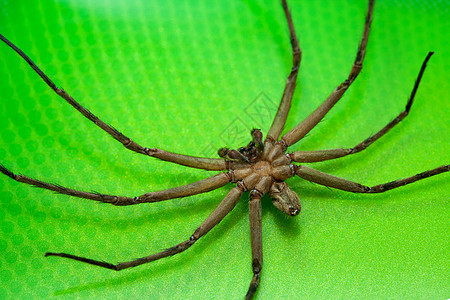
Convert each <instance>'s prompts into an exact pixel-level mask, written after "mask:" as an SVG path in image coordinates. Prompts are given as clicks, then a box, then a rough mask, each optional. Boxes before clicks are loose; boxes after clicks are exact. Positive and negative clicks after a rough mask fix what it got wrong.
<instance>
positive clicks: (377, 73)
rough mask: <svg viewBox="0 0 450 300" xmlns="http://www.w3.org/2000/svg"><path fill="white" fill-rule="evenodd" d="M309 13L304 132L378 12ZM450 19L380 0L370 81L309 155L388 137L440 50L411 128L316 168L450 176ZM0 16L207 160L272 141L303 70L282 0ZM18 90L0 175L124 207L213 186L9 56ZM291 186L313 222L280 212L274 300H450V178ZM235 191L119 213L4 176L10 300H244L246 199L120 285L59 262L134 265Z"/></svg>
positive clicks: (300, 105)
mask: <svg viewBox="0 0 450 300" xmlns="http://www.w3.org/2000/svg"><path fill="white" fill-rule="evenodd" d="M290 2H291V10H292V11H293V16H294V23H295V25H296V28H297V32H298V33H299V37H300V43H301V47H302V50H303V53H304V56H303V61H302V67H301V72H300V76H299V84H298V90H297V92H296V94H295V97H294V104H293V108H292V112H291V114H290V116H289V120H288V124H287V127H288V128H290V127H292V126H294V125H295V124H296V123H297V122H298V121H300V120H302V118H304V117H305V116H306V115H307V114H308V113H309V112H310V111H312V110H313V109H314V108H315V107H316V106H317V105H318V104H319V103H320V102H321V101H322V100H323V99H324V98H325V97H326V96H327V95H328V94H329V93H330V92H331V91H332V89H333V88H334V87H335V86H336V84H338V83H339V82H340V81H341V80H342V79H344V78H345V76H346V75H347V73H348V71H349V70H350V66H351V63H352V61H353V58H354V54H355V51H356V48H357V44H358V41H359V39H360V35H361V32H362V28H363V21H364V14H365V11H366V1H290ZM449 7H450V4H449V2H448V1H444V0H440V1H412V0H411V1H406V0H405V1H381V0H380V1H378V2H377V3H376V6H375V16H374V22H373V26H372V28H373V30H372V33H371V37H370V41H369V46H368V54H367V59H366V63H365V68H364V70H363V72H362V74H361V75H360V77H359V78H358V79H357V81H356V82H355V84H354V86H352V88H351V90H350V91H349V92H348V93H347V94H346V96H345V97H344V98H343V100H342V101H341V102H340V103H339V104H338V105H337V106H336V107H335V108H334V109H333V110H332V111H331V112H330V114H329V115H327V117H326V119H325V120H324V121H323V122H321V123H320V124H319V126H318V128H316V129H315V130H314V132H313V133H312V134H310V135H309V136H308V137H307V138H305V139H304V141H302V142H301V143H299V144H298V145H296V146H294V147H293V150H295V149H305V150H312V149H326V148H333V147H341V146H344V147H351V146H354V145H355V144H356V143H359V142H360V141H362V140H363V139H364V138H366V137H367V136H369V135H370V134H371V133H374V132H376V131H377V130H378V129H379V128H381V127H382V126H384V125H385V124H386V123H387V122H388V121H390V120H391V119H392V118H393V117H394V116H395V115H396V114H397V113H398V112H400V111H401V109H402V108H403V106H404V104H405V102H406V99H407V96H408V94H409V92H410V89H411V88H412V86H413V83H414V80H415V77H416V75H417V73H418V70H419V67H420V64H421V63H422V60H423V59H424V57H425V55H426V53H427V52H428V51H429V50H433V51H435V52H436V54H435V55H434V56H433V58H432V59H431V61H430V63H429V67H428V69H427V71H426V73H425V76H424V79H423V81H422V85H421V87H420V90H419V92H418V94H417V97H416V103H415V104H414V106H413V108H412V113H411V114H410V116H409V117H408V118H407V119H406V120H405V121H404V122H403V123H402V124H401V125H399V126H398V127H397V128H395V129H394V130H392V132H391V133H389V135H387V136H386V137H383V138H382V139H381V140H380V141H378V142H377V143H376V144H374V145H373V146H371V147H370V148H369V149H368V150H366V151H364V152H363V153H360V154H357V155H355V156H351V157H346V158H342V159H340V160H337V161H332V162H327V163H322V164H316V165H315V166H316V167H317V168H319V169H320V170H322V171H326V172H329V173H332V174H335V175H338V176H342V177H345V178H347V179H350V180H355V181H359V182H361V183H364V184H368V185H372V184H378V183H381V182H386V181H390V180H394V179H398V178H402V177H405V176H409V175H412V174H415V173H417V172H420V171H424V170H427V169H430V168H434V167H436V166H439V165H442V164H444V163H448V162H449V160H450V159H449V158H450V157H449V154H448V153H449V152H448V149H449V146H450V143H449V139H448V134H449V132H450V122H449V118H448V111H449V109H450V105H449V97H448V94H449V93H448V91H449V89H450V86H449V84H448V83H449V76H448V70H449V69H450V63H449V60H448V57H449V55H450V46H449V43H448V39H449V35H448V28H449V25H450V22H449V21H448V15H449ZM0 20H1V22H0V32H1V33H2V34H4V35H5V36H7V37H8V38H9V39H11V40H12V41H13V42H15V43H16V44H17V45H18V46H19V47H21V48H22V49H23V50H24V51H25V52H26V53H27V54H28V55H29V56H30V57H32V58H33V59H34V60H35V62H36V63H37V64H38V65H40V66H41V67H42V69H44V70H45V72H46V73H47V74H48V75H49V76H50V77H51V78H53V79H54V81H55V82H56V83H57V84H58V85H60V86H62V87H64V88H65V89H66V90H67V91H68V92H69V93H70V94H71V95H72V96H73V97H74V98H76V99H77V100H79V102H80V103H81V104H82V105H85V106H86V107H87V108H89V109H90V110H91V111H92V112H93V113H95V114H97V115H98V116H99V117H100V118H102V119H103V120H104V121H106V122H108V123H110V124H112V125H113V126H115V127H116V128H118V129H119V130H120V131H122V132H123V133H125V134H126V135H128V136H130V137H132V138H133V139H134V140H135V141H137V142H139V143H141V144H143V145H144V146H149V147H158V148H162V149H166V150H169V151H173V152H180V153H187V154H191V155H204V156H212V155H214V153H215V151H216V150H217V148H219V147H222V146H230V147H238V146H242V145H243V143H244V142H247V141H248V132H249V131H250V129H251V128H252V127H253V126H255V124H256V126H261V127H262V129H263V130H265V131H267V129H268V126H269V125H270V121H271V120H270V118H271V117H270V116H272V115H273V114H274V112H275V109H276V106H277V102H278V99H279V98H280V95H281V92H282V89H283V85H284V82H285V78H286V76H287V74H288V71H289V69H290V67H291V55H290V46H289V41H288V31H287V26H286V24H285V19H284V16H283V12H282V9H281V6H280V4H279V2H278V1H277V0H273V1H264V3H263V1H259V2H256V1H208V2H206V1H205V2H199V1H160V2H158V3H156V1H144V0H140V1H125V0H123V1H122V0H116V1H106V0H101V1H99V0H95V1H94V0H90V1H88V0H66V1H62V0H60V1H51V0H33V1H7V0H0ZM0 91H1V92H0V162H1V163H3V164H5V165H6V166H7V167H9V168H11V169H13V170H14V171H16V172H19V173H23V174H27V175H29V176H32V177H35V178H39V179H41V180H47V181H50V182H55V183H59V184H62V185H66V186H69V187H73V188H78V189H81V190H87V191H89V190H95V191H99V192H105V193H111V194H120V195H138V194H141V193H144V192H146V191H151V190H158V189H164V188H168V187H173V186H177V185H181V184H187V183H189V182H192V181H195V180H199V179H201V178H204V177H205V176H208V172H205V171H200V170H193V169H188V168H184V167H180V166H176V165H172V164H168V163H164V162H159V161H157V160H154V159H151V158H148V157H142V156H140V155H137V154H133V153H130V152H129V151H126V150H125V149H123V147H121V146H120V144H118V143H117V142H115V141H114V140H112V139H111V138H110V137H108V136H107V135H106V134H105V133H104V132H102V131H101V130H99V129H98V128H96V127H95V126H94V125H93V124H92V123H90V122H89V121H87V120H85V119H84V118H83V117H82V116H81V115H80V114H79V113H78V112H76V111H74V110H73V109H72V108H71V107H70V106H69V105H67V104H66V103H64V102H63V101H62V99H61V98H59V97H58V96H56V95H55V94H54V93H53V92H52V91H51V90H50V89H49V88H48V87H47V86H46V85H45V84H44V83H43V82H42V80H40V78H39V77H38V76H37V75H36V74H35V73H34V72H33V71H32V70H31V69H30V68H29V67H28V66H27V64H26V63H25V62H23V61H22V60H21V59H19V57H18V56H17V55H15V54H14V53H13V52H12V51H11V49H9V48H8V47H7V46H6V45H0ZM265 108H269V110H268V112H267V111H266V110H265ZM255 112H256V113H258V115H257V116H255V115H254V113H255ZM258 116H260V118H259V117H258ZM230 132H231V134H230ZM289 183H290V185H291V186H292V187H293V189H294V190H296V191H297V192H298V194H299V195H300V197H301V199H302V203H303V211H302V213H301V214H300V215H299V216H298V217H297V218H294V219H289V218H287V217H285V216H284V215H281V213H280V212H278V211H277V210H276V209H275V208H274V207H273V206H272V204H271V203H270V201H269V199H266V198H264V200H265V201H264V204H263V210H264V212H263V235H264V238H263V242H264V269H263V276H262V280H261V286H260V289H259V291H258V294H257V297H258V298H259V299H273V298H285V297H290V298H294V297H295V298H313V299H319V298H322V299H323V298H338V299H339V298H345V299H349V298H358V299H375V298H376V299H380V298H402V299H413V298H414V299H417V298H424V299H425V298H429V299H444V298H448V297H449V296H450V287H449V284H448V278H449V275H450V274H449V258H448V252H449V243H448V241H449V233H448V228H449V221H448V215H449V187H450V185H449V175H448V174H444V175H441V176H438V177H434V178H431V179H427V180H424V181H422V182H419V183H416V184H414V185H411V186H408V187H404V188H401V189H398V190H394V191H391V192H389V193H386V194H380V195H354V194H349V193H344V192H340V191H337V190H332V189H327V188H324V187H321V186H318V185H313V184H310V183H308V182H305V181H302V180H300V179H298V178H293V179H291V180H289ZM228 189H229V187H225V188H222V189H219V190H216V191H213V192H211V193H209V194H206V195H199V196H194V197H190V198H186V199H179V200H173V201H167V202H164V203H159V204H155V205H141V206H133V207H113V206H109V205H102V204H98V203H93V202H91V201H88V200H79V199H75V198H69V197H67V196H63V195H55V194H52V193H50V192H48V191H42V190H39V189H35V188H30V187H29V186H25V185H21V184H18V183H16V182H13V181H12V180H10V179H8V178H7V177H6V176H0V298H5V297H9V298H12V297H15V298H19V297H20V298H30V297H32V296H38V297H42V298H44V297H45V298H47V297H53V296H61V295H62V296H64V297H81V298H87V297H93V296H95V297H101V298H123V297H130V296H131V297H135V296H140V297H142V296H145V297H147V298H154V299H156V298H174V299H177V298H183V297H188V298H209V297H212V298H224V297H225V298H233V299H236V298H241V297H242V296H243V295H244V294H245V292H246V290H247V287H248V283H249V280H250V278H251V267H250V265H251V263H250V261H251V258H250V257H251V250H250V241H249V230H248V217H247V212H248V207H247V201H246V198H245V197H244V198H243V199H242V201H241V202H240V203H239V204H238V205H237V207H236V208H235V210H234V211H233V212H232V213H231V214H230V215H229V216H228V217H227V218H226V220H224V221H223V222H222V223H221V224H220V225H219V226H217V227H216V228H215V229H214V230H213V231H212V232H210V233H209V234H208V235H207V236H205V237H204V238H202V239H201V240H200V241H199V242H198V243H197V244H196V245H195V246H194V247H192V248H191V249H190V250H188V251H187V252H185V253H183V254H181V255H179V256H177V257H173V258H169V259H165V260H161V261H158V262H154V263H152V264H149V265H145V266H141V267H138V268H136V269H132V270H127V271H123V272H119V273H116V272H112V271H109V270H106V269H105V270H104V269H100V268H96V267H91V266H88V265H85V264H82V263H77V262H72V261H69V260H64V259H59V258H47V259H46V258H44V256H43V254H44V253H45V252H46V251H57V252H58V251H62V252H68V253H73V254H78V255H84V256H88V257H91V258H95V259H101V260H105V261H111V262H118V261H125V260H129V259H131V258H135V257H139V256H143V255H147V254H150V253H153V252H156V251H159V250H160V249H163V248H168V247H170V246H172V245H174V244H176V243H178V242H180V241H182V240H184V239H186V238H187V237H188V236H189V235H190V234H191V232H192V231H193V230H194V229H195V228H196V227H197V226H198V225H199V224H200V223H201V222H202V220H204V219H205V218H206V217H207V216H208V214H209V212H210V211H212V210H213V209H214V207H215V206H216V205H217V203H218V202H219V201H220V199H221V198H222V197H223V196H224V195H225V194H226V192H227V190H228Z"/></svg>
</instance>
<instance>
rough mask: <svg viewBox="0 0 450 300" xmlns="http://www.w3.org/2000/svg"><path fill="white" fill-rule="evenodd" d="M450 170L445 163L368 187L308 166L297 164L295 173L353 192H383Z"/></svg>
mask: <svg viewBox="0 0 450 300" xmlns="http://www.w3.org/2000/svg"><path fill="white" fill-rule="evenodd" d="M448 171H450V165H444V166H440V167H437V168H434V169H432V170H428V171H425V172H422V173H419V174H416V175H414V176H411V177H406V178H403V179H400V180H395V181H391V182H387V183H383V184H379V185H375V186H372V187H368V186H365V185H362V184H359V183H357V182H353V181H350V180H347V179H344V178H340V177H337V176H333V175H330V174H327V173H323V172H320V171H318V170H315V169H312V168H309V167H306V166H303V165H302V166H295V174H297V175H298V176H299V177H301V178H303V179H306V180H308V181H311V182H314V183H318V184H321V185H324V186H328V187H332V188H336V189H339V190H343V191H347V192H352V193H383V192H386V191H389V190H392V189H395V188H398V187H401V186H404V185H407V184H410V183H413V182H416V181H418V180H421V179H424V178H428V177H431V176H434V175H438V174H441V173H444V172H448Z"/></svg>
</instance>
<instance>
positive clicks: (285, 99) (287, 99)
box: [267, 0, 302, 140]
mask: <svg viewBox="0 0 450 300" xmlns="http://www.w3.org/2000/svg"><path fill="white" fill-rule="evenodd" d="M282 4H283V9H284V13H285V15H286V19H287V23H288V26H289V33H290V39H291V46H292V69H291V73H290V74H289V76H288V78H287V81H286V86H285V87H284V92H283V96H282V98H281V102H280V105H279V106H278V111H277V114H276V115H275V119H274V120H273V123H272V126H271V127H270V129H269V132H268V133H267V137H270V138H272V139H274V140H277V139H278V137H279V136H280V134H281V132H282V131H283V128H284V124H285V123H286V119H287V116H288V113H289V110H290V108H291V102H292V96H293V95H294V90H295V84H296V82H297V75H298V70H299V67H300V61H301V56H302V52H301V50H300V46H299V45H298V39H297V35H296V33H295V28H294V23H293V22H292V17H291V13H290V11H289V8H288V5H287V2H286V0H282Z"/></svg>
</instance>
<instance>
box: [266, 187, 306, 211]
mask: <svg viewBox="0 0 450 300" xmlns="http://www.w3.org/2000/svg"><path fill="white" fill-rule="evenodd" d="M269 196H270V197H271V198H272V203H273V204H274V205H275V207H276V208H278V209H279V210H281V211H282V212H284V213H285V214H287V215H289V216H292V217H294V216H296V215H298V214H299V213H300V210H301V205H300V199H299V198H298V195H297V193H296V192H294V191H293V190H291V189H290V188H289V186H288V185H287V183H286V182H284V181H283V182H275V183H273V184H272V186H271V187H270V190H269Z"/></svg>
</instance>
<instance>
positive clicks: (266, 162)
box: [0, 0, 450, 299]
mask: <svg viewBox="0 0 450 300" xmlns="http://www.w3.org/2000/svg"><path fill="white" fill-rule="evenodd" d="M374 2H375V1H374V0H369V3H368V11H367V15H366V21H365V24H364V32H363V35H362V39H361V42H360V46H359V48H358V51H357V54H356V58H355V61H354V64H353V66H352V69H351V71H350V73H349V75H348V77H347V79H345V80H344V81H343V82H342V83H341V84H340V85H339V86H338V87H337V88H336V89H335V90H334V91H333V92H332V93H331V94H330V96H329V97H328V98H327V99H326V100H325V101H324V102H323V103H322V104H321V105H320V106H319V107H318V108H317V109H316V110H315V111H314V112H313V113H312V114H311V115H309V116H308V117H307V118H306V119H305V120H304V121H302V122H301V123H299V124H298V125H297V126H295V127H294V128H292V129H291V130H290V131H288V132H287V133H285V134H284V135H282V131H283V129H284V126H285V122H286V119H287V115H288V112H289V110H290V106H291V100H292V97H293V94H294V90H295V85H296V80H297V74H298V71H299V66H300V61H301V54H302V52H301V50H300V47H299V42H298V39H297V35H296V32H295V29H294V25H293V22H292V18H291V14H290V11H289V9H288V6H287V3H286V0H282V6H283V10H284V13H285V16H286V20H287V24H288V28H289V32H290V40H291V46H292V56H293V66H292V69H291V72H290V74H289V76H288V78H287V82H286V86H285V89H284V92H283V96H282V99H281V102H280V105H279V107H278V111H277V113H276V115H275V118H274V120H273V123H272V125H271V127H270V129H269V131H268V132H267V134H266V135H265V137H264V136H263V133H262V132H261V130H259V129H253V130H252V131H251V138H252V139H251V141H250V142H249V143H248V144H247V145H245V146H243V147H241V148H238V149H237V150H236V149H228V148H221V149H219V150H218V154H219V156H220V157H221V158H203V157H193V156H187V155H181V154H176V153H171V152H167V151H164V150H161V149H156V148H147V147H143V146H141V145H139V144H137V143H136V142H134V141H133V140H131V139H130V138H128V137H127V136H125V135H123V134H122V133H121V132H119V131H118V130H116V129H115V128H113V127H111V126H110V125H108V124H106V123H104V122H103V121H101V120H100V119H99V118H98V117H96V116H95V115H94V114H92V113H91V112H90V111H88V110H87V109H86V108H84V107H83V106H81V105H80V104H79V103H78V102H76V101H75V100H74V99H73V98H72V97H71V96H70V95H69V94H68V93H67V92H66V91H64V90H63V89H61V88H59V87H57V86H56V85H55V84H54V83H53V82H52V80H51V79H50V78H49V77H48V76H47V75H46V74H45V73H44V72H43V71H42V70H41V69H40V68H39V67H38V66H36V65H35V64H34V63H33V61H32V60H31V59H30V58H29V57H28V56H27V55H26V54H25V53H24V52H23V51H22V50H20V49H19V48H18V47H16V46H15V45H14V44H13V43H11V42H10V41H9V40H8V39H6V38H5V37H4V36H3V35H0V39H1V40H2V41H3V42H5V43H6V44H7V45H9V46H10V47H11V48H12V49H13V50H14V51H15V52H17V54H19V55H20V56H21V57H22V58H23V59H24V60H25V61H26V62H27V63H28V64H29V65H30V66H31V68H32V69H33V70H34V71H35V72H36V73H37V74H38V75H39V76H40V77H41V78H42V79H43V80H44V81H45V82H46V84H47V85H48V86H49V87H50V88H51V89H53V90H54V91H55V92H56V93H57V94H58V95H59V96H60V97H62V98H63V99H64V100H65V101H67V102H68V103H69V104H70V105H72V106H73V107H74V108H75V109H76V110H78V111H79V112H80V113H82V114H83V115H84V116H85V117H86V118H88V119H89V120H91V121H92V122H94V124H96V125H97V126H99V127H100V128H101V129H103V130H104V131H105V132H106V133H108V134H109V135H111V136H112V137H113V138H114V139H116V140H117V141H119V142H120V143H122V144H123V146H124V147H126V148H127V149H129V150H131V151H134V152H137V153H140V154H144V155H148V156H152V157H155V158H158V159H160V160H164V161H168V162H172V163H176V164H180V165H183V166H187V167H192V168H198V169H204V170H210V171H222V172H221V173H219V174H217V175H214V176H212V177H209V178H206V179H203V180H200V181H198V182H194V183H191V184H188V185H185V186H181V187H175V188H172V189H168V190H163V191H157V192H150V193H146V194H144V195H141V196H137V197H123V196H115V195H106V194H100V193H94V192H83V191H78V190H73V189H69V188H66V187H63V186H61V185H56V184H51V183H47V182H42V181H39V180H36V179H33V178H30V177H28V176H25V175H18V174H15V173H13V172H12V171H11V170H9V169H7V168H6V167H5V166H3V165H0V171H1V172H2V173H3V174H5V175H7V176H9V177H10V178H11V179H13V180H15V181H18V182H22V183H26V184H30V185H34V186H37V187H40V188H43V189H48V190H51V191H54V192H57V193H60V194H66V195H70V196H74V197H79V198H86V199H91V200H95V201H99V202H104V203H110V204H112V205H116V206H124V205H136V204H140V203H150V202H159V201H165V200H169V199H174V198H180V197H187V196H191V195H195V194H199V193H205V192H209V191H212V190H214V189H217V188H220V187H222V186H224V185H226V184H228V183H230V182H231V183H235V186H234V187H233V188H232V189H231V190H230V191H229V192H228V194H227V195H226V196H225V198H224V199H223V200H222V201H221V202H220V204H219V205H218V206H217V208H216V209H215V210H214V211H213V212H212V213H211V214H210V215H209V217H208V218H207V219H206V220H205V221H204V222H203V223H202V224H201V225H200V226H199V227H198V229H197V230H196V231H195V232H194V233H193V234H192V235H191V236H190V238H189V239H187V240H186V241H184V242H181V243H180V244H178V245H175V246H173V247H171V248H169V249H166V250H164V251H161V252H159V253H156V254H153V255H149V256H145V257H142V258H139V259H136V260H131V261H127V262H122V263H118V264H111V263H107V262H103V261H97V260H93V259H89V258H84V257H80V256H75V255H72V254H67V253H54V252H47V253H46V254H45V256H59V257H65V258H69V259H73V260H77V261H81V262H85V263H88V264H91V265H96V266H99V267H103V268H108V269H111V270H116V271H120V270H124V269H127V268H131V267H136V266H138V265H142V264H145V263H148V262H151V261H154V260H158V259H161V258H164V257H168V256H172V255H175V254H178V253H181V252H183V251H185V250H187V249H188V248H190V247H191V246H192V245H193V244H194V243H195V242H196V241H197V240H198V239H199V238H201V237H202V236H204V235H205V234H206V233H208V232H209V231H210V230H211V229H212V228H213V227H214V226H216V225H217V224H218V223H219V222H220V221H221V220H223V218H225V217H226V216H227V215H228V213H230V212H231V210H232V209H233V208H234V207H235V205H236V203H237V202H238V201H239V200H240V198H241V196H242V195H243V193H244V192H247V191H248V192H249V195H250V200H249V207H250V209H249V218H250V234H251V247H252V271H253V277H252V279H251V281H250V285H249V288H248V291H247V294H246V298H247V299H251V298H253V296H254V295H255V293H256V291H257V288H258V286H259V282H260V278H261V271H262V261H263V260H262V230H261V226H262V225H261V200H262V198H263V196H264V195H266V194H267V195H269V196H270V198H271V199H272V202H273V204H274V206H275V207H277V208H278V209H279V210H281V211H282V212H283V213H285V214H286V215H288V216H296V215H298V214H299V213H300V210H301V205H300V200H299V197H298V195H297V194H296V192H295V191H293V190H291V189H290V187H289V186H288V184H287V183H286V182H285V180H286V179H288V178H291V177H293V176H298V177H300V178H303V179H305V180H308V181H311V182H314V183H317V184H320V185H324V186H328V187H332V188H336V189H340V190H344V191H348V192H353V193H381V192H385V191H388V190H391V189H394V188H398V187H401V186H403V185H406V184H409V183H413V182H415V181H417V180H420V179H424V178H427V177H430V176H434V175H437V174H440V173H443V172H447V171H449V170H450V165H444V166H440V167H437V168H435V169H432V170H428V171H425V172H422V173H419V174H416V175H414V176H412V177H408V178H404V179H400V180H396V181H393V182H388V183H384V184H379V185H376V186H372V187H368V186H364V185H361V184H359V183H356V182H352V181H348V180H346V179H343V178H339V177H335V176H333V175H329V174H326V173H323V172H320V171H318V170H315V169H313V168H310V167H307V166H305V165H301V164H296V163H311V162H320V161H325V160H330V159H336V158H340V157H344V156H347V155H351V154H355V153H358V152H360V151H362V150H364V149H366V148H367V147H368V146H370V145H371V144H372V143H373V142H375V141H376V140H377V139H379V138H380V137H381V136H383V135H384V134H386V133H387V132H388V131H389V130H390V129H391V128H393V127H394V126H395V125H397V124H398V123H399V122H400V121H402V120H403V119H404V118H405V117H406V116H407V115H408V113H409V111H410V109H411V106H412V104H413V100H414V97H415V94H416V91H417V89H418V87H419V83H420V81H421V78H422V75H423V73H424V71H425V67H426V64H427V62H428V61H429V59H430V58H431V56H432V54H433V52H430V53H428V55H427V56H426V58H425V60H424V62H423V64H422V66H421V68H420V71H419V75H418V77H417V80H416V82H415V84H414V87H413V89H412V92H411V95H410V97H409V99H408V102H407V104H406V106H405V110H404V111H403V112H401V113H400V114H399V115H398V116H397V117H396V118H395V119H394V120H393V121H391V122H390V123H388V124H387V125H386V126H385V127H383V128H382V129H381V130H380V131H378V132H377V133H375V134H374V135H372V136H371V137H369V138H367V139H366V140H364V141H362V142H361V143H359V144H357V145H356V146H355V147H353V148H339V149H331V150H318V151H295V152H287V148H288V147H290V146H292V145H294V144H295V143H297V142H298V141H299V140H301V139H302V138H303V137H304V136H305V135H306V134H308V133H309V132H310V131H311V130H312V129H313V128H314V127H315V126H316V125H317V124H318V123H319V122H320V120H322V119H323V117H324V116H325V115H326V114H327V112H328V111H329V110H330V109H331V108H332V107H333V106H334V105H335V104H336V103H337V102H338V101H339V100H340V99H341V98H342V96H343V95H344V93H345V91H346V90H347V89H348V88H349V87H350V85H351V84H352V83H353V82H354V80H355V79H356V77H357V76H358V74H359V73H360V71H361V69H362V65H363V60H364V57H365V52H366V46H367V42H368V37H369V31H370V26H371V22H372V12H373V7H374Z"/></svg>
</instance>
